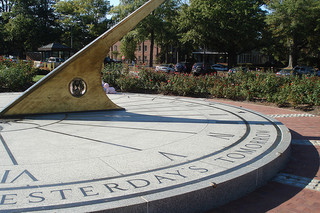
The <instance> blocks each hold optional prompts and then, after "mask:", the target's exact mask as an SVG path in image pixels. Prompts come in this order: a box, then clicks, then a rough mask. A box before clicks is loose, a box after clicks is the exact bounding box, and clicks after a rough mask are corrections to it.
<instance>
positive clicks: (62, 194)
mask: <svg viewBox="0 0 320 213" xmlns="http://www.w3.org/2000/svg"><path fill="white" fill-rule="evenodd" d="M80 190H81V188H80ZM64 191H72V190H71V189H59V190H52V191H51V193H52V192H60V195H61V200H65V199H66V196H65V194H64Z"/></svg>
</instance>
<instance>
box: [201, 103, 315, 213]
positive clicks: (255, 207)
mask: <svg viewBox="0 0 320 213" xmlns="http://www.w3.org/2000/svg"><path fill="white" fill-rule="evenodd" d="M211 100H212V101H215V102H219V103H225V104H230V105H234V106H239V107H243V108H247V109H250V110H254V111H257V112H260V113H263V114H265V115H269V116H270V117H273V118H275V119H277V120H279V121H280V122H282V123H283V124H284V125H285V126H286V127H287V128H288V129H289V130H290V132H291V135H292V143H291V144H292V145H291V149H292V152H291V157H290V161H289V163H288V164H287V166H286V168H285V169H284V170H283V171H281V172H280V173H279V174H278V175H277V176H276V177H275V178H274V179H273V180H271V181H269V182H268V183H267V184H266V185H265V186H263V187H261V188H259V189H257V190H255V191H254V192H252V193H249V194H248V195H246V196H244V197H242V198H240V199H238V200H235V201H232V202H230V203H228V204H226V205H224V206H221V207H219V208H216V209H213V210H210V211H208V212H206V213H233V212H234V213H251V212H252V213H260V212H271V213H318V212H320V170H319V164H320V163H319V160H320V158H319V156H320V116H315V115H310V114H306V113H302V112H301V113H299V112H298V111H295V110H290V109H283V108H277V107H273V106H263V105H258V104H253V103H244V102H234V101H228V100H220V99H211Z"/></svg>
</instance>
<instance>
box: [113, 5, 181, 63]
mask: <svg viewBox="0 0 320 213" xmlns="http://www.w3.org/2000/svg"><path fill="white" fill-rule="evenodd" d="M146 1H147V0H120V4H119V6H117V7H114V8H112V10H111V13H112V14H114V17H113V18H114V19H115V20H116V21H120V20H122V19H123V18H125V17H126V16H127V15H129V14H130V13H131V12H133V11H134V10H136V9H138V8H139V7H140V6H141V5H142V4H143V3H145V2H146ZM179 2H180V1H179V0H167V1H165V2H164V3H163V4H162V5H161V6H160V7H158V8H157V9H156V10H155V11H154V12H152V14H151V15H149V16H147V17H146V18H145V19H144V20H142V21H141V22H140V23H139V24H138V25H137V26H136V28H135V31H136V32H137V35H136V37H137V38H138V40H139V42H143V41H144V40H146V39H150V41H151V47H150V61H149V66H150V67H152V66H153V46H154V42H155V41H157V42H159V43H161V42H162V41H164V40H165V39H167V40H168V39H169V37H166V38H165V37H163V39H161V37H162V35H163V33H164V30H165V28H164V25H166V23H167V22H168V20H170V19H171V21H172V20H173V18H172V17H173V15H172V14H177V13H176V8H177V7H178V3H179ZM161 48H162V46H161ZM143 60H144V57H143Z"/></svg>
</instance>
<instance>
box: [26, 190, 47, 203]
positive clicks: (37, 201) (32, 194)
mask: <svg viewBox="0 0 320 213" xmlns="http://www.w3.org/2000/svg"><path fill="white" fill-rule="evenodd" d="M35 194H41V195H42V192H32V193H30V194H29V197H30V198H37V199H39V200H35V201H32V200H29V203H40V202H42V201H44V200H45V198H44V197H42V196H40V195H38V196H37V195H35Z"/></svg>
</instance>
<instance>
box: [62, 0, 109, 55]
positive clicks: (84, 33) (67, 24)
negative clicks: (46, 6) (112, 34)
mask: <svg viewBox="0 0 320 213" xmlns="http://www.w3.org/2000/svg"><path fill="white" fill-rule="evenodd" d="M110 9H111V6H110V2H109V1H108V0H69V1H59V2H58V3H57V5H56V11H57V12H58V13H59V15H60V17H59V24H60V25H61V26H62V30H63V35H62V37H61V39H62V40H63V41H64V43H66V44H70V46H73V48H74V49H81V48H82V47H83V46H85V45H87V44H88V43H89V42H91V41H92V40H93V39H95V38H96V37H98V36H99V35H101V34H102V33H103V32H105V31H106V30H108V29H109V28H110V27H111V22H110V20H109V19H108V18H107V17H106V16H107V14H108V12H109V11H110ZM71 41H73V45H71Z"/></svg>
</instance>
